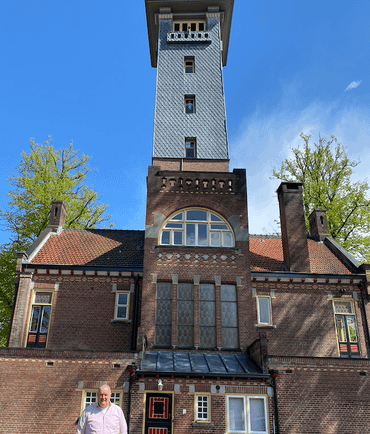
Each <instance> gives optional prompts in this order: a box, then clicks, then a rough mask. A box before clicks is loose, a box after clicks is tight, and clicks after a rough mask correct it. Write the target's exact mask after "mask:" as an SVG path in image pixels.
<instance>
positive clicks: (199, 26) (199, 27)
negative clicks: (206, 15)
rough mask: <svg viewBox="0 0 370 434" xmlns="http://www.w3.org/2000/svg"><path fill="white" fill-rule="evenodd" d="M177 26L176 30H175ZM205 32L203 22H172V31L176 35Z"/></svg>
mask: <svg viewBox="0 0 370 434" xmlns="http://www.w3.org/2000/svg"><path fill="white" fill-rule="evenodd" d="M194 25H195V29H194V28H193V27H194ZM177 26H178V29H177V28H176V27H177ZM184 26H186V30H184ZM202 26H203V29H202ZM189 27H190V28H189ZM205 30H206V22H205V21H203V20H194V21H182V20H175V21H173V22H172V31H173V32H176V33H189V32H204V31H205Z"/></svg>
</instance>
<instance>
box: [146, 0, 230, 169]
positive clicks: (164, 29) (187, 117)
mask: <svg viewBox="0 0 370 434" xmlns="http://www.w3.org/2000/svg"><path fill="white" fill-rule="evenodd" d="M146 7H147V21H148V32H149V46H150V56H151V63H152V66H153V67H156V68H157V83H156V99H155V115H154V135H153V166H159V167H161V169H175V170H199V169H200V170H202V171H227V170H228V161H229V154H228V143H227V132H226V115H225V100H224V91H223V80H222V67H223V66H225V65H226V60H227V50H228V43H229V34H230V25H231V16H232V9H233V0H215V1H213V0H212V1H209V0H200V1H198V0H197V1H193V0H172V1H155V0H147V1H146Z"/></svg>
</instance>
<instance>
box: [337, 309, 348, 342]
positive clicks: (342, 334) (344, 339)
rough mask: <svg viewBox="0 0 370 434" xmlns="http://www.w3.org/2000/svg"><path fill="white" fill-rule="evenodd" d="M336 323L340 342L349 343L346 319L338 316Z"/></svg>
mask: <svg viewBox="0 0 370 434" xmlns="http://www.w3.org/2000/svg"><path fill="white" fill-rule="evenodd" d="M336 322H337V333H338V339H339V342H347V337H346V329H345V326H344V317H343V316H342V315H341V316H336Z"/></svg>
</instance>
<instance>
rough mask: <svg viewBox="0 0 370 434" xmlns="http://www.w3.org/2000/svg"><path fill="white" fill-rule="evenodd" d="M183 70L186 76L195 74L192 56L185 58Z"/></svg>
mask: <svg viewBox="0 0 370 434" xmlns="http://www.w3.org/2000/svg"><path fill="white" fill-rule="evenodd" d="M184 68H185V72H186V73H187V74H192V73H193V72H195V60H194V57H193V56H189V57H185V59H184Z"/></svg>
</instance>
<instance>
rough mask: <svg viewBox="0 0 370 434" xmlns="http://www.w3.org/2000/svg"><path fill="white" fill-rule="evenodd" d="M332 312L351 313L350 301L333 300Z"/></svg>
mask: <svg viewBox="0 0 370 434" xmlns="http://www.w3.org/2000/svg"><path fill="white" fill-rule="evenodd" d="M334 313H352V303H351V302H350V301H335V302H334Z"/></svg>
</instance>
